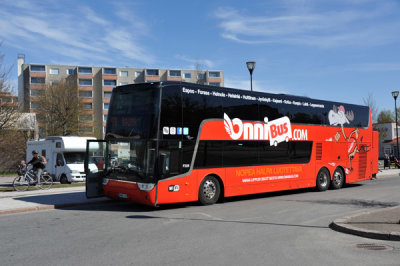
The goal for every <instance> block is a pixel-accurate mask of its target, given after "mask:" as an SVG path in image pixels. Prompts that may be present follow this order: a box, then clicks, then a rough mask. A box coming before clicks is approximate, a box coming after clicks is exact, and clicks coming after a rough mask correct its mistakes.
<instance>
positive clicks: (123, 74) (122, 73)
mask: <svg viewBox="0 0 400 266" xmlns="http://www.w3.org/2000/svg"><path fill="white" fill-rule="evenodd" d="M119 76H120V77H127V76H128V71H120V72H119Z"/></svg>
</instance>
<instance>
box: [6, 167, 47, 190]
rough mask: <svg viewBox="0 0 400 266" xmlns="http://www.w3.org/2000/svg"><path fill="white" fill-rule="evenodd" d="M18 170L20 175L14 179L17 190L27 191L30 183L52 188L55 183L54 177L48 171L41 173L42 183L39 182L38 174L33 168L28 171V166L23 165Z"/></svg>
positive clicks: (41, 187) (42, 187)
mask: <svg viewBox="0 0 400 266" xmlns="http://www.w3.org/2000/svg"><path fill="white" fill-rule="evenodd" d="M17 172H18V176H17V177H16V178H15V179H14V181H13V187H14V190H15V191H26V190H28V189H29V186H30V185H37V187H39V188H40V189H50V188H51V186H52V185H53V178H52V177H51V176H50V175H49V174H48V173H47V172H46V171H43V173H42V174H41V175H40V184H38V182H37V177H36V174H35V172H34V171H33V170H32V169H31V170H29V171H28V170H27V167H26V166H22V167H20V168H19V169H18V170H17Z"/></svg>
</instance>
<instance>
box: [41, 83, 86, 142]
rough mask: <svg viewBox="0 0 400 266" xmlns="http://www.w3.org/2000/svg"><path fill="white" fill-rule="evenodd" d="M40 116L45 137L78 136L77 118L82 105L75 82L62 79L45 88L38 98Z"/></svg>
mask: <svg viewBox="0 0 400 266" xmlns="http://www.w3.org/2000/svg"><path fill="white" fill-rule="evenodd" d="M40 107H41V115H42V117H43V118H44V121H45V132H44V135H45V136H68V135H78V118H79V115H80V114H81V112H82V111H81V110H82V104H81V102H80V99H79V97H78V87H77V84H76V80H72V79H71V80H69V79H63V80H61V81H60V82H59V83H57V84H51V85H50V84H49V85H47V86H46V90H45V92H44V94H43V95H42V96H41V97H40Z"/></svg>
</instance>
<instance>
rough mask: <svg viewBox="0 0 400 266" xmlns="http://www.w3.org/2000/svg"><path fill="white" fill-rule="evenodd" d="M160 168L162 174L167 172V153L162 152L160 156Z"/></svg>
mask: <svg viewBox="0 0 400 266" xmlns="http://www.w3.org/2000/svg"><path fill="white" fill-rule="evenodd" d="M158 169H159V173H160V174H161V176H164V175H165V174H167V155H166V154H165V153H160V156H159V157H158Z"/></svg>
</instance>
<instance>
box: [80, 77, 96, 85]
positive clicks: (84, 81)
mask: <svg viewBox="0 0 400 266" xmlns="http://www.w3.org/2000/svg"><path fill="white" fill-rule="evenodd" d="M78 82H79V86H92V84H93V81H92V79H79V81H78Z"/></svg>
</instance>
